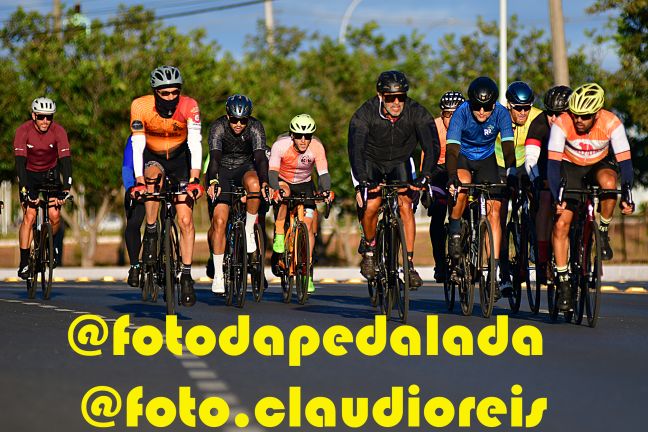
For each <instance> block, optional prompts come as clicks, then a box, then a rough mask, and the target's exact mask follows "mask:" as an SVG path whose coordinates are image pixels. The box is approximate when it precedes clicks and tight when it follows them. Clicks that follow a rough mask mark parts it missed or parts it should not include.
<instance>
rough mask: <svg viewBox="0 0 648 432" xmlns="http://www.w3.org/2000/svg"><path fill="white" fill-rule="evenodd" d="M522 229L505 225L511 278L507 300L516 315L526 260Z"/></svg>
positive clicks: (514, 225) (516, 225)
mask: <svg viewBox="0 0 648 432" xmlns="http://www.w3.org/2000/svg"><path fill="white" fill-rule="evenodd" d="M523 236H524V234H523V233H522V227H521V226H520V224H517V223H514V222H513V221H511V222H509V223H508V224H507V225H506V237H507V238H508V261H509V275H510V276H511V285H512V291H511V296H510V297H509V298H508V303H509V307H510V308H511V312H513V313H517V312H518V311H519V310H520V299H521V297H522V282H523V278H524V274H525V273H526V271H525V270H526V262H525V261H526V259H525V254H524V251H523V249H522V247H521V245H522V237H523Z"/></svg>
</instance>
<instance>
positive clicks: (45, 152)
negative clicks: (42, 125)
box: [14, 120, 70, 172]
mask: <svg viewBox="0 0 648 432" xmlns="http://www.w3.org/2000/svg"><path fill="white" fill-rule="evenodd" d="M14 155H15V156H23V157H25V158H26V159H27V170H28V171H35V172H43V171H47V170H49V169H52V168H54V167H55V166H56V164H57V162H58V160H59V159H60V158H64V157H69V156H70V143H69V142H68V137H67V133H66V132H65V129H63V126H61V125H60V124H58V123H55V122H52V124H51V125H50V128H49V129H48V130H47V132H45V133H40V132H38V131H37V130H36V128H35V127H34V122H33V121H32V120H28V121H26V122H25V123H23V124H22V125H20V127H19V128H18V129H16V137H15V138H14Z"/></svg>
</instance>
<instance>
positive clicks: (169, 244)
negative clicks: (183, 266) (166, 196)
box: [163, 219, 176, 315]
mask: <svg viewBox="0 0 648 432" xmlns="http://www.w3.org/2000/svg"><path fill="white" fill-rule="evenodd" d="M172 225H173V223H172V221H171V219H166V220H165V221H164V233H163V234H164V242H163V247H164V255H163V266H164V301H165V302H166V313H167V315H175V306H176V305H175V302H176V296H175V292H174V291H175V283H176V281H175V279H176V268H175V266H176V257H175V256H174V255H175V248H174V244H173V243H174V242H173V240H172V236H173V232H172V230H173V228H172Z"/></svg>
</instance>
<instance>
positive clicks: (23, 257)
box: [20, 248, 29, 267]
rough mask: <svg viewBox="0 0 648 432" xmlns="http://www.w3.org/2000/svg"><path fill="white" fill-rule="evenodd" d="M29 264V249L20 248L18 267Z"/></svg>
mask: <svg viewBox="0 0 648 432" xmlns="http://www.w3.org/2000/svg"><path fill="white" fill-rule="evenodd" d="M28 262H29V249H23V248H20V267H25V266H26V265H27V263H28Z"/></svg>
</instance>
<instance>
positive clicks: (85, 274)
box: [0, 265, 648, 283]
mask: <svg viewBox="0 0 648 432" xmlns="http://www.w3.org/2000/svg"><path fill="white" fill-rule="evenodd" d="M192 270H193V271H192V275H193V277H194V279H195V280H197V281H201V282H206V281H209V280H210V279H208V278H206V276H205V267H204V266H202V265H201V266H198V267H195V268H193V269H192ZM416 270H417V271H418V272H419V274H420V275H421V277H422V278H423V280H424V281H426V282H433V281H434V268H433V267H417V268H416ZM16 273H17V269H14V268H0V281H5V282H15V281H16V280H17V277H16ZM127 275H128V267H88V268H83V267H61V268H57V269H55V270H54V277H55V278H56V279H57V280H58V281H61V282H63V281H66V282H70V281H77V280H78V281H84V282H89V281H106V282H114V281H124V280H126V276H127ZM313 276H314V279H315V281H316V282H319V283H364V282H365V280H364V278H363V277H362V276H361V275H360V269H359V268H357V267H316V268H315V272H314V275H313ZM266 278H268V280H269V281H272V280H273V279H275V276H274V275H273V274H272V272H271V271H270V267H269V266H267V267H266ZM61 279H62V280H61ZM647 280H648V265H607V266H604V267H603V282H632V281H647Z"/></svg>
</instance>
